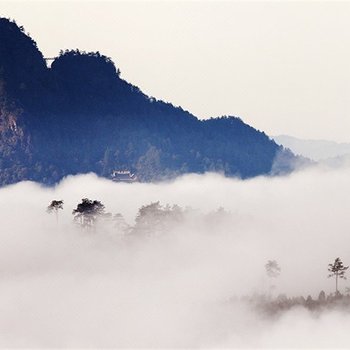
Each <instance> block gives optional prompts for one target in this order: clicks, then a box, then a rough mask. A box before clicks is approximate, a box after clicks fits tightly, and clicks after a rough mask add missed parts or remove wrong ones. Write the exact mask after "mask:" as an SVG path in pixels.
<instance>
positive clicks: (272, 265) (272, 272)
mask: <svg viewBox="0 0 350 350" xmlns="http://www.w3.org/2000/svg"><path fill="white" fill-rule="evenodd" d="M265 269H266V274H267V275H268V276H269V277H273V278H276V277H278V276H279V275H280V273H281V268H280V267H279V265H278V263H277V261H276V260H269V261H268V262H267V263H266V264H265Z"/></svg>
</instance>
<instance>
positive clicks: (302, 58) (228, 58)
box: [0, 0, 350, 141]
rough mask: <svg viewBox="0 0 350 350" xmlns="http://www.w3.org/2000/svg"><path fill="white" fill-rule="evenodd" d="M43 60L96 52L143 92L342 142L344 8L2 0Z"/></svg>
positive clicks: (348, 89)
mask: <svg viewBox="0 0 350 350" xmlns="http://www.w3.org/2000/svg"><path fill="white" fill-rule="evenodd" d="M0 15H2V16H6V17H11V18H14V19H16V21H17V23H18V24H21V25H23V26H24V27H25V29H26V31H28V32H29V33H30V34H31V36H32V37H33V38H34V40H36V42H37V44H38V46H39V48H40V50H41V51H42V52H43V54H44V56H46V57H47V56H55V55H57V53H58V52H59V50H60V49H66V48H80V49H82V50H87V51H96V50H99V51H100V52H101V53H104V54H106V55H107V56H110V57H111V58H112V59H113V61H114V62H115V63H116V65H117V67H118V68H119V69H120V70H121V72H122V77H123V78H125V79H126V80H128V81H130V82H132V83H133V84H134V85H137V86H139V87H140V88H141V89H142V90H143V91H144V92H145V93H146V94H148V95H151V96H154V97H156V98H159V99H163V100H166V101H170V102H172V103H173V104H175V105H181V106H182V107H183V108H184V109H187V110H189V111H190V112H192V113H194V114H195V115H196V116H198V117H199V118H208V117H212V116H220V115H224V114H226V115H236V116H240V117H241V118H242V119H243V120H244V121H246V122H247V123H249V124H251V125H252V126H254V127H256V128H258V129H261V130H264V131H265V132H266V133H268V134H270V135H276V134H282V133H283V134H289V135H293V136H298V137H302V138H324V139H330V140H335V141H350V135H349V131H350V118H349V117H350V99H349V93H350V49H349V46H350V20H349V19H350V2H338V3H337V2H334V1H332V2H331V1H329V2H314V1H306V2H299V1H298V2H286V1H278V2H277V1H274V2H262V1H259V2H246V1H245V2H230V1H226V2H218V1H215V2H214V1H213V2H199V1H196V2H187V1H179V2H175V1H171V2H169V1H167V2H146V1H143V2H134V1H133V2H117V1H109V2H103V1H94V2H87V1H84V2H83V1H66V2H63V1H60V2H58V1H44V2H39V1H30V0H29V1H28V0H27V1H25V2H24V1H23V2H19V1H2V0H0Z"/></svg>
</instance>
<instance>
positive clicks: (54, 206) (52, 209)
mask: <svg viewBox="0 0 350 350" xmlns="http://www.w3.org/2000/svg"><path fill="white" fill-rule="evenodd" d="M60 209H61V210H62V209H63V200H59V201H57V200H53V201H52V202H51V203H50V205H49V206H48V207H47V209H46V211H47V212H48V213H49V214H51V213H55V216H56V222H58V211H59V210H60Z"/></svg>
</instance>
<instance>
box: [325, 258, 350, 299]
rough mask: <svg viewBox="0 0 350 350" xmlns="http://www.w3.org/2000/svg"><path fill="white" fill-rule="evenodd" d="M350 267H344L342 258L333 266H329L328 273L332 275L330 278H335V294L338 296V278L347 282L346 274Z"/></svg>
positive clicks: (336, 260)
mask: <svg viewBox="0 0 350 350" xmlns="http://www.w3.org/2000/svg"><path fill="white" fill-rule="evenodd" d="M348 268H349V266H344V265H343V262H342V261H341V260H340V258H336V259H335V260H334V263H333V264H328V271H329V272H330V274H329V275H328V278H330V277H333V276H335V294H336V295H338V294H339V291H338V278H342V279H344V280H346V277H345V272H346V270H347V269H348Z"/></svg>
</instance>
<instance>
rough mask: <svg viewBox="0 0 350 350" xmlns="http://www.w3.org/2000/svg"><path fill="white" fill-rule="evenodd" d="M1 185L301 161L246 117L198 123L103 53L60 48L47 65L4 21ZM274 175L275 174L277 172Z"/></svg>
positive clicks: (0, 23) (144, 177)
mask: <svg viewBox="0 0 350 350" xmlns="http://www.w3.org/2000/svg"><path fill="white" fill-rule="evenodd" d="M0 43H1V45H0V185H5V184H10V183H15V182H17V181H20V180H34V181H39V182H41V183H45V184H53V183H55V182H57V181H59V180H60V179H61V178H62V177H64V176H66V175H68V174H77V173H86V172H95V173H96V174H98V175H100V176H105V177H109V176H110V174H111V172H112V171H113V170H115V169H120V170H130V171H132V172H135V173H136V174H137V176H138V178H139V180H141V181H157V180H162V179H167V178H172V177H175V176H177V175H180V174H183V173H189V172H194V173H204V172H207V171H216V172H221V173H224V174H225V175H227V176H239V177H241V178H248V177H253V176H257V175H261V174H271V170H272V166H273V163H274V160H275V158H276V156H277V155H279V156H280V155H281V154H282V157H280V158H283V159H284V160H287V161H285V162H282V164H283V165H282V167H281V168H278V169H277V171H282V172H284V171H289V169H290V168H289V164H290V161H291V162H293V161H294V160H295V159H296V158H295V156H294V155H293V154H292V153H291V152H290V151H288V150H285V149H283V148H282V147H281V146H278V145H277V144H276V143H275V142H274V141H272V140H271V139H269V137H267V136H266V135H265V134H264V133H263V132H260V131H257V130H255V129H254V128H252V127H251V126H249V125H247V124H245V123H244V122H243V121H242V120H241V119H240V118H236V117H228V116H224V117H220V118H212V119H210V120H204V121H203V120H199V119H197V118H196V117H195V116H193V115H192V114H191V113H189V112H187V111H184V110H183V109H182V108H181V107H174V106H173V105H172V104H170V103H165V102H163V101H159V100H157V99H155V98H153V97H149V96H146V95H145V94H144V93H142V92H141V91H140V90H139V89H138V88H137V87H136V86H133V85H131V84H130V83H128V82H126V81H125V80H123V79H122V78H121V77H120V71H119V69H117V68H116V66H115V64H114V63H113V62H112V61H111V59H110V58H108V57H106V56H104V55H102V54H100V53H99V52H94V53H91V52H90V53H86V52H82V51H79V50H78V49H76V50H66V51H61V52H60V54H59V56H58V57H56V58H55V59H54V61H53V62H52V64H51V66H50V67H48V65H47V64H46V61H45V58H44V57H43V55H42V53H41V52H40V51H39V49H38V48H37V45H36V43H35V41H34V40H33V39H32V38H30V36H29V35H28V34H26V33H25V31H24V28H23V27H19V26H18V25H17V24H16V23H15V22H14V21H11V20H9V19H5V18H0ZM275 170H276V169H275Z"/></svg>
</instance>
